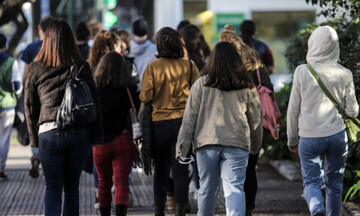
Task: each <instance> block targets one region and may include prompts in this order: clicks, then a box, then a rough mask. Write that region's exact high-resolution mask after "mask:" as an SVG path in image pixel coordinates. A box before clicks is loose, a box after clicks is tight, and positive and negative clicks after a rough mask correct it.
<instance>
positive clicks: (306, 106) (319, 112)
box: [287, 26, 359, 216]
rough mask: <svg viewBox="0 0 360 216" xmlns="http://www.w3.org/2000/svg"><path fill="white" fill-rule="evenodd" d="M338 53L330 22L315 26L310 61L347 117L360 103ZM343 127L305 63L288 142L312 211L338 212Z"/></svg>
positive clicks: (297, 78)
mask: <svg viewBox="0 0 360 216" xmlns="http://www.w3.org/2000/svg"><path fill="white" fill-rule="evenodd" d="M339 55H340V52H339V38H338V35H337V33H336V31H335V30H334V29H333V28H331V27H329V26H321V27H318V28H316V29H315V31H314V32H313V33H312V34H311V36H310V38H309V40H308V52H307V55H306V60H307V62H308V64H310V65H311V66H312V67H313V68H314V71H315V73H316V74H317V75H318V77H319V78H320V80H321V81H322V82H323V83H324V85H325V87H326V88H327V89H328V90H329V92H330V94H331V95H332V96H333V97H334V98H335V100H336V101H337V102H338V103H339V104H340V107H341V109H343V110H344V112H345V113H346V114H347V115H348V116H351V117H356V116H357V115H358V112H359V105H358V103H357V100H356V96H355V90H354V83H353V77H352V73H351V71H349V70H348V69H346V68H344V67H343V66H341V65H340V64H338V63H337V61H338V59H339ZM345 128H346V126H345V124H344V121H343V119H342V116H341V114H340V113H339V112H338V111H337V109H336V108H335V106H334V104H333V103H332V102H331V101H330V99H329V98H328V97H327V96H326V94H325V93H324V91H323V90H322V88H321V87H320V86H319V84H318V82H317V80H316V79H315V77H314V76H313V75H312V74H311V72H310V70H309V69H308V68H307V65H305V64H303V65H300V66H298V67H297V68H296V70H295V72H294V79H293V85H292V89H291V94H290V100H289V105H288V111H287V136H288V143H287V144H288V147H289V150H290V151H292V152H297V151H299V156H300V164H301V173H302V177H303V185H304V193H303V194H304V199H305V200H306V202H307V204H308V207H309V211H310V213H311V215H316V216H324V215H340V210H341V203H342V191H343V179H344V172H343V171H344V170H345V165H346V159H347V154H348V138H347V133H346V130H345ZM323 185H325V191H326V207H325V205H324V201H323V195H322V187H323Z"/></svg>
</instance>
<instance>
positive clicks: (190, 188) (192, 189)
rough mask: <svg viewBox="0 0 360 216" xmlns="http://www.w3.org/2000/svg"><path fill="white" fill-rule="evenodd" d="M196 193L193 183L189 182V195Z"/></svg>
mask: <svg viewBox="0 0 360 216" xmlns="http://www.w3.org/2000/svg"><path fill="white" fill-rule="evenodd" d="M195 191H196V187H195V183H194V181H191V182H190V184H189V193H193V192H195Z"/></svg>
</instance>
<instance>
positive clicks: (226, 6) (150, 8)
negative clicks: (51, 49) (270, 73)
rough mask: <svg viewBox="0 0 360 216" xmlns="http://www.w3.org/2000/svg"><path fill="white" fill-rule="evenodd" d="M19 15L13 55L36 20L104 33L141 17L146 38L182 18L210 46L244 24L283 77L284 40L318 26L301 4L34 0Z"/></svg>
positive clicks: (312, 10) (300, 0)
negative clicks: (21, 24) (97, 25)
mask: <svg viewBox="0 0 360 216" xmlns="http://www.w3.org/2000/svg"><path fill="white" fill-rule="evenodd" d="M23 10H24V12H25V14H26V16H27V17H28V21H29V26H32V28H29V29H28V31H27V32H26V33H25V34H24V36H23V41H22V43H20V45H19V48H18V50H21V49H23V47H24V46H25V45H26V44H27V43H29V42H31V41H33V40H35V39H36V38H37V25H38V23H39V22H40V19H41V17H43V16H45V15H52V16H55V17H63V18H64V19H66V20H67V21H68V22H69V24H70V25H71V26H72V27H74V26H75V25H76V23H77V22H79V21H85V22H87V21H90V20H93V19H95V20H98V21H100V22H101V23H102V24H103V26H104V27H105V29H110V28H123V29H127V30H129V31H130V30H131V29H130V28H131V22H132V21H134V20H135V19H137V18H138V17H144V18H145V19H146V20H147V21H148V23H149V26H150V33H149V34H150V35H149V37H150V38H153V36H154V35H155V33H156V32H157V31H158V30H159V29H160V28H162V27H164V26H170V27H172V28H176V27H177V25H178V23H179V22H180V21H181V20H183V19H188V20H190V21H191V22H192V23H193V24H195V25H198V26H199V27H200V28H201V29H202V31H203V33H204V35H205V37H206V40H207V42H208V43H209V45H210V46H213V45H214V44H215V43H216V42H217V40H218V33H219V32H220V31H221V30H222V28H223V26H224V25H225V24H233V25H234V27H235V29H236V30H238V27H239V25H240V24H241V22H242V21H243V20H245V19H252V20H254V21H255V23H256V25H257V38H258V39H260V40H262V41H264V42H265V43H267V44H268V45H269V47H270V49H271V50H272V51H273V54H274V59H275V72H276V73H287V72H288V71H287V68H286V60H285V58H284V56H283V53H284V51H285V49H286V47H287V44H288V41H289V40H290V38H291V37H292V36H293V35H295V33H296V32H298V31H299V30H301V29H303V28H304V27H305V26H306V25H307V24H308V23H312V22H314V21H316V22H318V23H320V22H322V21H324V19H322V18H321V17H316V16H315V14H316V13H317V12H318V11H320V8H318V7H314V6H312V5H308V4H306V1H305V0H271V1H269V0H252V1H248V0H221V1H220V0H37V1H36V2H35V3H33V4H30V3H26V4H25V5H24V6H23ZM0 31H1V32H5V33H6V34H7V35H9V37H10V36H11V33H12V25H11V23H10V24H9V25H8V26H2V27H1V28H0Z"/></svg>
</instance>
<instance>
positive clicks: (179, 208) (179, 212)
mask: <svg viewBox="0 0 360 216" xmlns="http://www.w3.org/2000/svg"><path fill="white" fill-rule="evenodd" d="M185 211H186V203H175V216H185Z"/></svg>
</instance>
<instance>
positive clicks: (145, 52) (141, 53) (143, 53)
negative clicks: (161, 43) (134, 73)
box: [130, 40, 157, 87]
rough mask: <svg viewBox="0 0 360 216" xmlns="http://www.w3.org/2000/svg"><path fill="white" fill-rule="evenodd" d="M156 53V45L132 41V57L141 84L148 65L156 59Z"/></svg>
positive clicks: (147, 41) (149, 42)
mask: <svg viewBox="0 0 360 216" xmlns="http://www.w3.org/2000/svg"><path fill="white" fill-rule="evenodd" d="M156 53H157V49H156V45H155V44H154V43H152V42H151V41H149V40H145V41H135V40H131V41H130V56H131V57H134V58H135V60H134V63H135V64H136V68H137V70H138V73H139V78H140V82H141V79H142V75H143V73H144V71H145V68H146V66H147V65H148V63H149V62H151V61H153V60H155V59H156V56H155V55H156ZM139 85H140V84H139ZM139 87H140V86H139Z"/></svg>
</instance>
